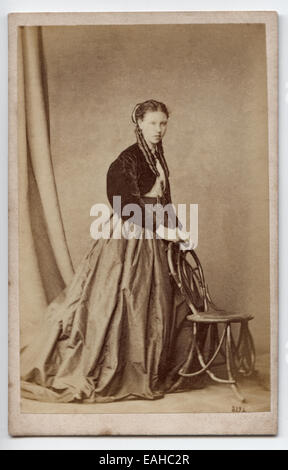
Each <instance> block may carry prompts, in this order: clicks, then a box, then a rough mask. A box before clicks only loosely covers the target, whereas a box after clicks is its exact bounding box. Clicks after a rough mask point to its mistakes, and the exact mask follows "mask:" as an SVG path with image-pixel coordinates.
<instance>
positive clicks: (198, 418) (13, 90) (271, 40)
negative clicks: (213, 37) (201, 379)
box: [8, 11, 278, 436]
mask: <svg viewBox="0 0 288 470" xmlns="http://www.w3.org/2000/svg"><path fill="white" fill-rule="evenodd" d="M8 22H9V33H8V34H9V67H8V72H9V176H8V179H9V191H8V192H9V223H8V227H9V258H8V263H9V434H10V435H11V436H73V435H74V436H81V435H86V436H87V435H91V436H95V435H99V436H110V435H111V436H112V435H113V436H115V435H121V436H129V435H135V436H155V435H158V436H188V435H203V436H204V435H205V436H209V435H210V436H211V435H243V436H246V435H248V436H249V435H276V434H277V422H278V419H277V418H278V416H277V415H278V14H277V12H275V11H238V12H235V11H233V12H228V11H226V12H223V11H205V12H200V11H197V12H97V13H95V12H91V13H87V12H85V13H50V12H47V13H10V14H9V15H8ZM195 23H198V24H206V23H207V24H208V23H214V24H215V23H219V24H221V23H222V24H223V23H224V24H225V23H264V24H265V25H266V52H267V90H268V139H269V144H268V145H269V225H270V227H269V228H270V324H271V331H270V340H271V353H270V364H271V411H270V412H265V413H262V412H259V413H236V414H235V413H231V414H230V413H175V414H170V413H169V414H165V413H161V414H155V413H153V414H143V413H139V414H136V413H134V414H131V413H129V414H102V413H101V414H96V415H95V414H39V413H37V414H28V413H21V411H20V378H19V370H20V362H19V344H20V338H19V330H20V329H19V324H20V322H19V302H18V294H19V289H18V282H19V274H18V262H19V260H18V167H17V28H18V27H19V26H38V25H41V26H53V25H55V26H57V25H69V26H72V25H96V24H97V25H101V24H105V25H108V24H119V25H120V24H195ZM15 136H16V138H15ZM124 418H125V419H124ZM68 429H69V431H67V430H68Z"/></svg>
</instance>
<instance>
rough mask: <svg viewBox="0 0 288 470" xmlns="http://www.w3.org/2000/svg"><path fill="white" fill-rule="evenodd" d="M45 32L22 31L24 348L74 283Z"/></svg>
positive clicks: (21, 274) (20, 128) (20, 121)
mask: <svg viewBox="0 0 288 470" xmlns="http://www.w3.org/2000/svg"><path fill="white" fill-rule="evenodd" d="M44 64H45V62H44V56H43V43H42V31H41V27H21V28H19V32H18V171H19V175H18V177H19V180H18V181H19V283H20V285H19V292H20V324H21V346H24V345H25V344H27V342H29V340H30V338H31V337H33V332H34V330H35V327H37V325H38V323H39V322H41V319H42V316H43V314H44V312H45V309H46V307H47V305H48V304H49V303H50V302H51V301H52V300H53V298H55V297H56V296H57V295H58V294H59V293H60V292H61V291H62V290H63V289H64V288H65V286H66V285H67V284H68V283H69V282H70V280H71V278H72V276H73V266H72V262H71V257H70V254H69V250H68V246H67V242H66V238H65V232H64V227H63V222H62V218H61V211H60V206H59V201H58V196H57V188H56V184H55V175H54V171H53V164H52V157H51V149H50V135H49V127H50V126H49V106H48V88H47V80H46V76H45V67H44Z"/></svg>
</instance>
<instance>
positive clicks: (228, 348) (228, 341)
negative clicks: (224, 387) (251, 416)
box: [226, 323, 246, 403]
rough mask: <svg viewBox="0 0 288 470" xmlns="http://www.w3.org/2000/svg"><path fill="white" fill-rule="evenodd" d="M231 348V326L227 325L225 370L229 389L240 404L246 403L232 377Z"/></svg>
mask: <svg viewBox="0 0 288 470" xmlns="http://www.w3.org/2000/svg"><path fill="white" fill-rule="evenodd" d="M232 361H233V358H232V346H231V324H230V323H228V325H227V332H226V368H227V374H228V379H229V380H230V381H231V384H230V385H231V388H232V390H233V392H234V394H235V395H236V397H237V398H238V400H240V401H241V402H242V403H245V402H246V399H245V398H244V397H243V395H242V394H241V393H240V391H239V388H238V385H237V382H236V380H235V378H234V377H233V374H232Z"/></svg>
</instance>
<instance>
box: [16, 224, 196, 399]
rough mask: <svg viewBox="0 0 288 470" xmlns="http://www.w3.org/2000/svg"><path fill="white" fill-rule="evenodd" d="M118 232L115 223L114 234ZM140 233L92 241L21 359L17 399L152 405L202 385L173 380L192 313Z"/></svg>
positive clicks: (162, 257) (163, 253)
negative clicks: (143, 402)
mask: <svg viewBox="0 0 288 470" xmlns="http://www.w3.org/2000/svg"><path fill="white" fill-rule="evenodd" d="M122 224H123V222H122V221H121V219H120V220H119V222H118V224H117V227H116V228H115V227H114V229H113V230H114V233H115V232H116V231H117V230H118V231H119V229H121V226H122ZM141 230H142V235H143V236H142V238H137V239H136V238H132V239H129V240H127V239H125V238H123V237H122V238H120V239H115V238H109V239H104V238H101V239H99V240H93V241H92V243H91V245H90V246H89V248H88V250H87V252H86V254H85V256H84V257H83V259H82V261H81V262H80V263H79V265H78V268H77V270H76V272H75V274H74V277H73V279H72V282H71V284H70V285H69V286H68V287H67V288H66V289H65V290H64V291H63V292H61V294H60V295H59V296H58V297H57V298H56V299H55V300H54V301H53V302H52V303H51V304H50V305H49V306H48V308H47V311H46V312H45V320H44V323H43V324H42V325H41V329H40V331H39V333H38V335H36V337H35V340H34V341H33V344H29V345H28V347H26V349H24V351H23V352H22V354H21V395H22V397H25V398H29V399H33V400H38V401H46V402H66V403H68V402H82V403H95V402H112V401H116V400H124V399H126V400H128V399H149V400H154V399H159V398H162V397H164V396H165V393H169V392H172V391H173V392H175V391H182V390H187V389H193V388H199V387H202V386H203V380H202V379H201V377H200V379H199V377H197V378H194V379H187V378H185V379H184V378H180V377H179V375H178V370H179V369H180V368H181V366H182V365H183V363H184V362H185V360H186V358H187V355H188V352H189V348H190V344H191V338H192V330H191V323H190V322H189V321H187V320H186V316H187V314H189V313H190V311H189V310H188V307H187V305H186V303H185V301H184V299H183V298H182V295H181V293H180V291H179V289H178V287H177V285H176V284H175V282H174V280H173V278H172V277H171V275H170V274H169V268H168V262H167V242H166V241H165V240H161V239H156V238H153V239H146V238H145V237H144V229H141ZM191 367H192V368H193V367H194V368H195V367H196V368H197V367H198V366H197V363H196V362H195V361H194V362H193V364H191Z"/></svg>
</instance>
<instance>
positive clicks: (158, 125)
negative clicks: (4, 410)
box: [138, 111, 168, 147]
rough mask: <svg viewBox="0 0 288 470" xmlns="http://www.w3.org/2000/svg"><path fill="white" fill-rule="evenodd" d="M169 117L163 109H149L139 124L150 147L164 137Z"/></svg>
mask: <svg viewBox="0 0 288 470" xmlns="http://www.w3.org/2000/svg"><path fill="white" fill-rule="evenodd" d="M167 123H168V118H167V116H166V114H165V113H163V112H162V111H147V112H146V113H145V114H144V118H143V119H139V121H138V125H139V127H140V129H141V130H142V133H143V135H144V138H145V140H146V142H147V144H148V145H149V146H150V147H154V146H155V145H156V144H158V142H160V140H161V139H162V138H163V137H164V135H165V132H166V128H167Z"/></svg>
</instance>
